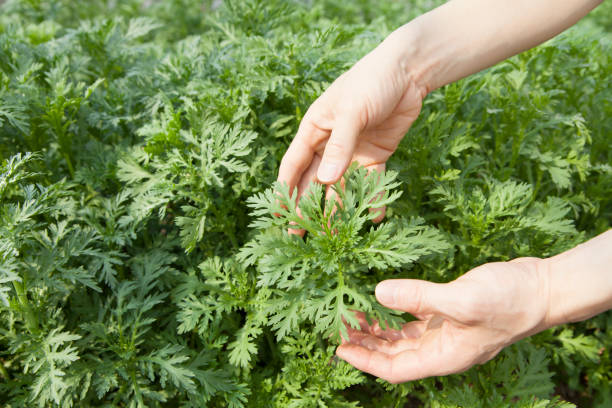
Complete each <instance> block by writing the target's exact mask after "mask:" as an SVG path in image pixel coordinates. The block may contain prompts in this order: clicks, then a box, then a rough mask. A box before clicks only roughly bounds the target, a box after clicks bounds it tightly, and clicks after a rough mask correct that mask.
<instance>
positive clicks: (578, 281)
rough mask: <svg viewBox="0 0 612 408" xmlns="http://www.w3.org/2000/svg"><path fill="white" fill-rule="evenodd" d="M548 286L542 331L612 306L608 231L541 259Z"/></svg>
mask: <svg viewBox="0 0 612 408" xmlns="http://www.w3.org/2000/svg"><path fill="white" fill-rule="evenodd" d="M540 269H541V273H543V274H544V276H545V279H546V280H547V282H548V285H549V294H548V300H547V301H548V308H547V316H546V319H545V322H544V326H545V327H544V329H545V328H550V327H553V326H556V325H559V324H565V323H573V322H579V321H583V320H586V319H588V318H590V317H592V316H594V315H596V314H599V313H602V312H604V311H606V310H608V309H610V308H611V307H612V230H609V231H608V232H606V233H603V234H601V235H599V236H597V237H595V238H593V239H591V240H590V241H587V242H585V243H583V244H580V245H578V246H577V247H575V248H573V249H570V250H569V251H566V252H563V253H561V254H559V255H555V256H553V257H550V258H546V259H543V260H542V261H541V264H540Z"/></svg>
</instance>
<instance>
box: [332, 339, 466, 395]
mask: <svg viewBox="0 0 612 408" xmlns="http://www.w3.org/2000/svg"><path fill="white" fill-rule="evenodd" d="M439 340H440V338H439V336H434V338H433V339H428V341H426V342H421V344H420V347H418V348H415V349H409V350H405V351H401V352H399V353H397V354H387V353H384V352H382V351H378V350H370V349H368V348H367V347H364V346H362V345H357V344H343V345H340V346H338V348H337V349H336V355H337V356H338V357H340V358H341V359H343V360H344V361H346V362H347V363H349V364H351V365H352V366H353V367H355V368H357V369H358V370H361V371H364V372H366V373H370V374H372V375H375V376H376V377H380V378H382V379H384V380H387V381H389V382H390V383H394V384H397V383H402V382H406V381H414V380H418V379H421V378H427V377H431V376H436V375H447V374H451V373H455V372H460V371H463V370H464V369H465V368H466V367H468V366H469V365H470V363H469V362H468V361H469V359H470V358H471V357H470V356H469V355H462V353H456V352H454V351H457V350H455V349H452V348H450V347H446V348H441V347H440V345H439Z"/></svg>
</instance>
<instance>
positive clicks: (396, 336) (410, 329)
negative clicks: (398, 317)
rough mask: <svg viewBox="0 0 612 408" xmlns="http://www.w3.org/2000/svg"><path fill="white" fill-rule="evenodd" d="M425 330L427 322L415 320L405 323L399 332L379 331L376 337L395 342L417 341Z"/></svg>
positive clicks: (391, 330)
mask: <svg viewBox="0 0 612 408" xmlns="http://www.w3.org/2000/svg"><path fill="white" fill-rule="evenodd" d="M426 329H427V322H426V321H420V320H416V321H414V322H409V323H406V324H404V325H403V326H402V328H401V329H400V330H396V329H387V330H380V331H379V332H378V333H376V335H377V336H378V337H380V338H382V339H385V340H388V341H396V340H401V339H418V338H419V337H421V336H422V335H423V333H424V332H425V330H426Z"/></svg>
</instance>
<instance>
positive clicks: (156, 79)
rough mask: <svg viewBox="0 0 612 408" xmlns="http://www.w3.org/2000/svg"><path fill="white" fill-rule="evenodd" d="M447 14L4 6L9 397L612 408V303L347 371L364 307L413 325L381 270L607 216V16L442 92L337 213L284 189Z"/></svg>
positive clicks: (272, 5)
mask: <svg viewBox="0 0 612 408" xmlns="http://www.w3.org/2000/svg"><path fill="white" fill-rule="evenodd" d="M435 3H436V2H431V1H425V0H423V1H419V0H415V1H412V2H409V4H404V3H403V2H394V1H391V0H384V1H376V2H374V1H367V0H357V1H354V2H344V3H338V2H333V1H329V0H308V1H297V0H272V1H262V0H243V1H229V0H227V1H225V2H223V3H220V2H213V1H208V2H207V1H202V0H168V1H145V0H126V1H121V2H117V1H111V0H88V1H74V0H7V1H5V2H4V3H3V4H1V5H0V377H1V382H0V405H2V406H6V407H11V408H12V407H32V406H39V407H54V406H58V407H96V406H100V407H148V406H153V407H156V406H157V407H179V406H180V407H204V406H209V407H231V408H239V407H374V406H385V407H387V406H390V407H405V406H426V407H440V408H442V407H445V408H451V407H492V406H495V407H505V406H507V407H511V406H512V407H517V406H518V407H542V408H544V407H570V406H574V405H573V403H576V404H578V405H580V406H601V407H605V406H610V404H612V392H611V389H612V387H611V386H610V385H611V381H612V374H611V373H612V358H611V356H612V354H611V351H610V348H611V347H612V314H611V313H605V314H602V315H600V316H598V317H596V318H594V319H591V320H589V321H587V322H584V323H580V324H573V325H567V326H562V327H558V328H554V329H551V330H548V331H546V332H543V333H541V334H539V335H536V336H534V337H532V338H529V339H526V340H524V341H522V342H520V343H518V344H516V345H514V346H512V347H510V348H508V349H506V350H504V351H503V352H502V353H501V354H500V355H499V356H498V357H497V358H495V359H494V360H493V361H491V362H489V363H487V364H485V365H482V366H479V367H475V368H473V369H471V370H469V371H468V372H466V373H463V374H458V375H452V376H448V377H443V378H430V379H426V380H422V381H415V382H411V383H407V384H402V385H391V384H388V383H385V382H384V381H381V380H376V379H374V378H372V377H370V376H368V375H365V374H363V373H360V372H359V371H357V370H355V369H353V368H352V367H350V366H349V365H347V364H345V363H343V362H341V361H339V360H338V359H336V358H335V357H334V349H335V346H336V345H337V343H338V336H339V335H340V334H341V333H342V331H343V330H345V328H344V325H343V320H344V321H346V322H347V323H348V324H350V325H356V324H357V322H356V321H355V318H354V316H353V315H352V312H351V311H352V310H354V309H359V310H363V311H365V312H367V313H368V316H369V317H370V318H376V319H381V320H383V321H387V322H389V324H390V325H397V324H400V323H401V322H402V321H404V320H405V319H408V318H410V316H406V315H402V314H398V313H395V312H393V311H390V310H388V309H385V308H383V307H381V306H380V305H378V303H377V302H376V300H375V298H374V296H373V289H374V286H375V284H376V283H377V282H378V281H380V280H383V279H387V278H398V277H411V278H419V279H427V280H432V281H439V282H441V281H449V280H451V279H454V278H455V277H457V276H459V275H461V274H462V273H465V272H466V271H468V270H470V269H471V268H473V267H476V266H478V265H480V264H482V263H484V262H488V261H499V260H508V259H511V258H514V257H518V256H541V257H544V256H550V255H553V254H555V253H558V252H560V251H562V250H565V249H567V248H569V247H571V246H573V245H575V244H577V243H579V242H582V241H584V240H586V239H587V238H589V237H592V236H594V235H596V234H598V233H600V232H602V231H605V230H606V229H608V228H610V227H611V226H612V195H611V194H610V189H611V187H612V149H610V146H611V145H612V102H611V101H612V89H611V88H610V81H609V78H610V77H612V60H611V58H612V34H611V31H610V26H609V20H607V19H606V18H605V15H606V13H608V14H609V11H610V7H609V5H607V4H605V5H603V6H602V9H601V10H597V11H595V12H594V14H593V15H592V16H589V17H588V18H587V19H585V20H584V21H583V22H581V23H580V24H579V25H578V26H577V27H575V28H573V29H571V30H570V31H569V32H567V33H566V34H564V35H562V36H560V37H559V38H557V39H555V40H552V41H549V42H547V43H546V44H544V45H542V46H540V47H537V48H535V49H533V50H531V51H528V52H526V53H523V54H521V55H519V56H517V57H514V58H512V59H510V60H508V61H506V62H504V63H501V64H499V65H497V66H495V67H493V68H491V69H489V70H487V71H485V72H483V73H480V74H478V75H474V76H472V77H470V78H467V79H464V80H462V81H459V82H457V83H455V84H451V85H448V86H446V87H444V88H442V89H440V90H438V91H436V92H434V93H432V94H431V95H429V96H428V97H427V99H426V101H425V105H424V107H423V110H422V113H421V115H420V118H419V119H418V121H417V122H416V123H415V124H414V126H413V128H412V129H411V130H410V131H409V132H408V134H407V136H406V137H405V139H404V141H403V142H402V144H401V145H400V147H399V149H398V151H397V152H396V154H395V155H394V156H393V157H392V159H391V161H390V163H389V168H390V170H389V171H387V172H386V173H384V174H379V173H376V172H373V173H370V174H368V173H367V172H366V171H365V170H363V169H359V168H357V167H351V169H350V171H349V173H348V174H347V175H346V178H345V182H344V184H343V185H342V186H340V185H336V186H334V187H333V191H334V192H335V195H337V196H338V197H339V201H336V200H333V199H326V197H325V194H324V191H323V188H322V187H321V186H317V185H312V186H311V188H310V190H309V192H308V194H307V195H306V196H305V197H304V198H303V199H302V200H301V201H300V202H299V204H298V203H296V200H295V196H292V194H291V193H290V192H289V191H288V188H287V186H285V185H279V184H276V183H274V180H275V178H276V172H277V169H278V165H279V162H280V159H281V157H282V155H283V153H284V151H285V149H286V147H287V146H288V144H289V142H290V140H291V138H292V137H293V135H294V134H295V131H296V129H297V126H298V124H299V122H300V120H301V118H302V116H303V114H304V112H305V111H306V109H307V108H308V106H309V104H310V103H311V102H312V101H313V100H314V99H315V98H316V97H317V96H318V95H319V94H320V93H321V92H322V91H323V90H324V89H325V88H326V87H327V86H328V85H329V84H330V83H331V81H333V80H334V79H335V78H336V77H337V76H338V75H340V74H341V73H342V72H343V71H344V70H346V69H347V68H348V67H350V66H351V65H352V64H353V63H354V62H355V61H357V60H358V59H359V58H360V57H361V56H363V55H364V54H365V53H366V52H368V51H369V50H370V49H371V48H372V47H374V46H375V45H376V44H377V43H378V42H380V41H381V40H382V39H383V38H384V36H385V35H387V34H388V33H389V32H390V31H391V30H393V29H394V28H396V27H397V26H399V25H401V24H403V23H405V22H407V21H408V20H409V19H410V18H412V17H414V16H416V15H418V14H420V13H422V12H424V11H426V10H427V9H428V8H431V7H433V6H434V5H435ZM381 206H387V207H388V211H387V216H386V218H385V220H384V221H383V222H382V223H380V224H374V223H373V222H372V221H373V219H374V218H375V217H376V212H375V209H377V208H380V207H381ZM298 208H299V212H298ZM298 213H299V214H301V216H299V215H298ZM294 223H296V224H298V226H299V227H300V228H303V229H305V230H306V231H307V232H306V235H305V237H304V238H300V237H298V236H296V235H289V234H288V233H287V228H288V227H289V226H292V225H293V224H294Z"/></svg>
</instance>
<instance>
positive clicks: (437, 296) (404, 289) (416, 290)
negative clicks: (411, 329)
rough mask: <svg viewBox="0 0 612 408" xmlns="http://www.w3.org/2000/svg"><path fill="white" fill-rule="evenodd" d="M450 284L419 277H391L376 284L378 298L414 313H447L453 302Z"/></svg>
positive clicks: (397, 308)
mask: <svg viewBox="0 0 612 408" xmlns="http://www.w3.org/2000/svg"><path fill="white" fill-rule="evenodd" d="M452 297H453V291H452V290H450V287H449V286H448V284H445V283H432V282H428V281H423V280H417V279H390V280H385V281H382V282H380V283H379V284H378V285H377V286H376V299H377V300H378V302H380V304H382V305H383V306H385V307H388V308H390V309H395V310H401V311H403V312H408V313H410V314H414V315H427V314H445V313H444V312H443V311H444V310H447V309H448V308H447V305H449V304H450V302H452Z"/></svg>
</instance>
